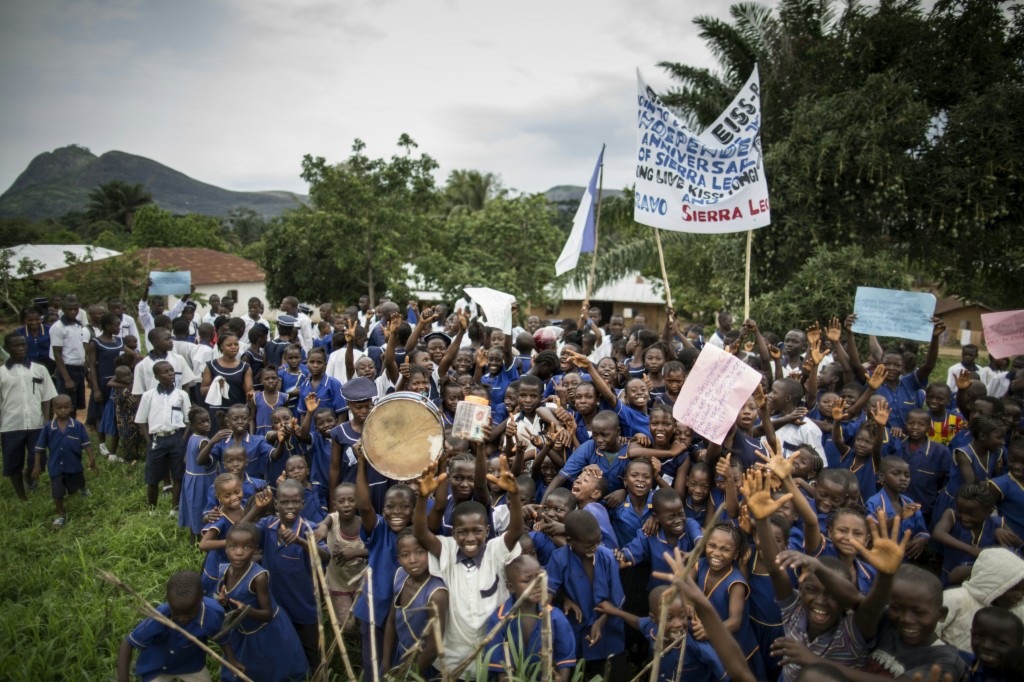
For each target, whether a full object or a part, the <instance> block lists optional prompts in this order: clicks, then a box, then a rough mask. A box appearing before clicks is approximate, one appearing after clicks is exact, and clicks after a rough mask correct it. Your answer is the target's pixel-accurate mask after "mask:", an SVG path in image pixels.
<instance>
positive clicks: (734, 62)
mask: <svg viewBox="0 0 1024 682" xmlns="http://www.w3.org/2000/svg"><path fill="white" fill-rule="evenodd" d="M693 23H694V24H696V25H697V26H698V27H699V28H700V33H699V34H698V35H700V37H701V39H702V40H704V42H705V43H707V45H708V48H709V49H710V50H711V54H713V55H714V56H715V59H717V60H718V62H719V64H720V65H721V67H722V70H723V72H724V73H725V80H726V81H727V82H728V83H729V84H730V85H733V86H736V85H739V84H740V83H741V82H742V80H743V78H745V77H746V76H747V75H748V74H749V73H750V70H751V69H753V68H754V64H755V63H756V62H757V57H758V55H757V50H756V49H755V46H753V45H751V44H750V43H749V42H748V41H747V38H746V36H744V34H743V32H742V31H741V30H740V29H739V28H738V27H736V26H733V25H732V24H730V23H728V22H725V21H722V20H721V19H719V18H717V17H710V16H706V15H702V16H699V17H697V18H696V19H694V20H693Z"/></svg>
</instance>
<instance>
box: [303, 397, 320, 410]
mask: <svg viewBox="0 0 1024 682" xmlns="http://www.w3.org/2000/svg"><path fill="white" fill-rule="evenodd" d="M318 407H320V398H318V397H317V396H316V393H309V394H307V395H306V412H316V410H317V408H318Z"/></svg>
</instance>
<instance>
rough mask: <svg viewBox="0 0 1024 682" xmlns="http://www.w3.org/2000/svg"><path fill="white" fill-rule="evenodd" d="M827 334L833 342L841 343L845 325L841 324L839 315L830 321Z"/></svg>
mask: <svg viewBox="0 0 1024 682" xmlns="http://www.w3.org/2000/svg"><path fill="white" fill-rule="evenodd" d="M825 336H826V337H828V340H829V341H831V342H832V343H839V339H841V338H842V336H843V325H842V324H840V322H839V318H838V317H833V318H832V319H831V320H829V321H828V328H827V329H826V330H825Z"/></svg>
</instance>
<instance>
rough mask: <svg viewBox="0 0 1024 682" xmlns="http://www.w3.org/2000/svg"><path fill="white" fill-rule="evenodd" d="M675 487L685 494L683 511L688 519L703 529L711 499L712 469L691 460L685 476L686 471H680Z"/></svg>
mask: <svg viewBox="0 0 1024 682" xmlns="http://www.w3.org/2000/svg"><path fill="white" fill-rule="evenodd" d="M673 486H674V487H675V489H676V491H682V492H683V494H685V497H684V498H683V511H684V512H685V513H686V518H688V519H693V520H694V521H696V522H697V525H699V526H700V527H701V528H703V527H704V521H705V519H706V518H707V516H708V508H709V506H710V505H709V500H710V499H711V467H709V466H708V465H707V463H706V462H697V461H693V460H691V461H690V463H689V466H688V468H687V470H686V471H685V475H684V471H683V470H680V472H679V473H678V474H677V476H676V480H675V481H674V483H673ZM712 513H713V512H712Z"/></svg>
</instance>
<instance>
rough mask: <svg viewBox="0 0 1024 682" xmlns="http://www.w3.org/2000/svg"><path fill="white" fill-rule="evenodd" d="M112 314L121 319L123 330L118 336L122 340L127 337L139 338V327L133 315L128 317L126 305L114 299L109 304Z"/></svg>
mask: <svg viewBox="0 0 1024 682" xmlns="http://www.w3.org/2000/svg"><path fill="white" fill-rule="evenodd" d="M108 305H109V307H110V312H111V313H113V314H114V315H117V316H118V317H119V318H121V329H120V330H118V332H117V335H118V336H120V337H121V338H122V339H123V338H124V337H126V336H134V337H135V338H139V327H138V325H137V324H135V320H134V319H132V316H131V315H126V314H125V310H124V303H121V301H120V300H118V299H114V300H112V301H110V303H109V304H108Z"/></svg>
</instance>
